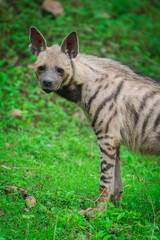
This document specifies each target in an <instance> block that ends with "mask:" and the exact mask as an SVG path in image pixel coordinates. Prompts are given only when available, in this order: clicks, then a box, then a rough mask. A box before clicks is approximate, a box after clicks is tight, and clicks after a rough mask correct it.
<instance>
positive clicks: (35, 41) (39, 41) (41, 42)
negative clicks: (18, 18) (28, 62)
mask: <svg viewBox="0 0 160 240" xmlns="http://www.w3.org/2000/svg"><path fill="white" fill-rule="evenodd" d="M29 38H30V41H31V44H30V45H29V49H30V51H31V53H32V54H33V55H35V56H38V55H39V54H40V52H42V51H44V50H45V49H46V47H47V44H46V40H45V38H44V37H43V35H42V34H41V33H40V32H39V31H38V29H37V28H35V27H30V35H29Z"/></svg>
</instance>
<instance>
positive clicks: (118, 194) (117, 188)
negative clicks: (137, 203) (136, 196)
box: [111, 148, 123, 207]
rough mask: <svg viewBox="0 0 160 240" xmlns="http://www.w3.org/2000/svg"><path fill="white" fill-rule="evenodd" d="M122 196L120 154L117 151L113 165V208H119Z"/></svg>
mask: <svg viewBox="0 0 160 240" xmlns="http://www.w3.org/2000/svg"><path fill="white" fill-rule="evenodd" d="M122 194H123V185H122V176H121V164H120V152H119V148H118V149H117V156H116V163H115V177H114V191H113V194H112V195H111V202H112V203H113V204H114V205H115V207H121V203H120V202H121V201H122Z"/></svg>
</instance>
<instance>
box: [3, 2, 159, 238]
mask: <svg viewBox="0 0 160 240" xmlns="http://www.w3.org/2000/svg"><path fill="white" fill-rule="evenodd" d="M61 2H62V3H63V6H64V13H63V14H62V16H61V17H59V18H58V19H56V20H55V19H53V18H52V16H51V15H50V14H47V13H44V12H42V10H41V8H40V5H41V3H42V1H41V0H38V1H31V0H23V1H18V0H14V1H9V0H8V1H4V0H3V4H1V6H0V16H1V23H0V35H1V36H0V52H1V60H0V68H1V71H0V79H1V81H0V85H1V91H0V98H1V100H0V106H1V122H0V139H1V141H0V149H1V152H0V163H1V166H0V176H1V178H0V210H1V211H2V212H4V216H2V217H0V240H8V239H9V240H10V239H28V240H33V239H48V240H50V239H103V240H106V239H118V240H122V239H160V238H159V231H160V229H159V228H160V226H159V221H160V215H159V211H160V207H159V206H160V198H159V192H160V187H159V180H160V176H159V170H160V165H158V160H160V157H144V156H143V157H142V156H138V155H133V154H131V153H130V152H129V151H128V150H126V149H125V148H121V156H122V157H121V158H122V161H121V162H122V175H123V184H124V197H123V202H122V206H123V210H120V209H114V208H113V206H112V204H110V208H109V209H108V211H107V212H106V213H103V214H100V215H97V217H96V218H91V219H86V218H85V217H84V216H81V215H80V214H79V210H80V209H84V208H87V207H94V206H95V205H96V200H97V199H98V196H99V191H98V189H99V176H100V161H99V151H98V146H97V144H96V138H95V136H94V134H93V132H92V130H91V129H90V127H89V124H88V122H87V120H86V119H85V118H84V115H83V113H82V111H81V109H80V108H79V107H77V106H76V105H74V104H72V103H70V102H67V101H66V100H64V99H62V98H60V97H58V96H56V95H55V94H52V95H47V94H45V93H43V92H42V91H41V90H40V88H39V85H38V83H37V82H36V79H35V75H34V73H33V72H32V70H30V69H28V67H27V66H28V64H30V63H32V62H33V61H34V60H35V58H34V57H33V56H31V54H30V53H29V50H28V45H29V41H28V29H29V27H30V26H31V25H34V26H36V27H37V28H39V29H40V31H41V32H42V33H43V34H44V36H46V38H47V40H48V45H51V44H52V43H53V42H54V43H59V44H60V43H61V41H62V39H63V38H64V36H65V34H67V33H69V32H70V31H72V30H76V31H77V32H78V34H79V39H80V51H81V52H85V53H90V54H94V55H97V56H103V57H105V56H108V57H111V58H114V59H118V60H120V61H123V62H126V63H128V64H129V65H132V66H134V67H136V68H137V69H138V70H139V71H142V72H144V73H146V74H149V75H151V76H154V77H157V78H158V77H159V78H160V66H159V62H160V57H159V56H160V44H159V39H160V16H159V7H160V3H159V1H158V0H157V1H156V0H154V1H149V0H142V1H139V0H131V1H128V0H123V1H118V0H112V1H103V0H100V1H96V0H92V2H91V1H89V0H83V1H82V0H77V1H74V0H71V1H67V0H64V1H61ZM13 109H19V110H21V116H19V117H14V116H13V114H12V110H13ZM2 165H3V166H2ZM6 167H7V168H6ZM11 185H13V186H16V187H21V188H24V189H26V190H27V191H28V195H31V196H34V197H35V198H36V200H37V203H36V205H35V207H34V208H33V209H32V210H31V211H30V212H25V211H24V209H25V201H24V199H23V198H22V196H17V195H15V194H12V195H7V194H5V192H4V189H5V187H8V186H11Z"/></svg>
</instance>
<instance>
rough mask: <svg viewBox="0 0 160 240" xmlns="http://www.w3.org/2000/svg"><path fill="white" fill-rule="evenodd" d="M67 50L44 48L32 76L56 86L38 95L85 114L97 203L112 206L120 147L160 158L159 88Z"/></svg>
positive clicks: (118, 184) (118, 185) (115, 65)
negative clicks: (93, 140) (96, 157)
mask: <svg viewBox="0 0 160 240" xmlns="http://www.w3.org/2000/svg"><path fill="white" fill-rule="evenodd" d="M38 33H39V32H38ZM71 34H72V33H71ZM67 40H68V41H69V44H71V45H72V44H73V43H74V42H76V44H77V39H76V35H75V34H74V36H71V35H68V36H67V37H66V38H65V44H66V41H67ZM31 43H32V41H31ZM67 44H68V43H67ZM69 44H68V45H65V48H64V46H63V48H62V47H60V46H58V45H53V47H46V46H45V47H44V50H43V51H40V53H39V55H38V58H37V61H36V63H35V71H36V74H37V76H38V78H39V79H40V82H41V86H42V81H43V79H44V78H50V79H52V80H53V81H59V84H58V88H57V89H55V88H54V84H53V86H52V87H49V88H47V89H46V88H44V87H43V86H42V88H43V89H44V90H48V92H51V91H55V92H57V93H58V94H60V95H61V96H63V97H65V98H66V99H68V100H70V101H73V102H76V103H78V104H80V105H81V106H82V108H83V109H84V110H85V111H86V113H87V115H88V119H89V121H90V122H91V125H92V127H93V130H94V132H95V134H96V136H97V140H98V145H99V149H100V156H101V157H100V159H101V177H100V198H99V203H101V202H108V201H109V198H110V197H111V200H112V201H113V202H114V204H116V202H117V201H121V198H122V192H123V187H122V180H121V169H120V156H119V148H120V145H121V144H124V145H126V146H127V147H128V148H129V149H131V150H132V151H133V152H135V151H139V152H141V153H145V154H146V153H147V154H155V155H159V154H160V83H158V82H156V81H154V80H152V79H151V78H150V77H148V76H147V77H146V76H141V75H139V74H137V73H136V72H134V71H133V70H132V69H131V68H129V67H127V66H125V65H123V64H121V63H119V62H117V61H114V60H111V59H103V58H98V57H94V56H90V55H84V54H80V53H78V52H77V53H76V47H75V45H76V44H73V45H74V46H71V45H69ZM62 45H63V44H62ZM70 46H71V47H70ZM67 47H68V48H67ZM72 47H74V49H73V52H74V57H73V56H72ZM64 49H65V50H64ZM67 51H68V52H67ZM77 51H78V49H77ZM75 53H76V54H75ZM39 66H45V68H46V69H45V71H44V72H43V73H42V74H39V73H38V72H37V69H38V67H39ZM57 66H58V67H60V68H62V69H63V70H64V74H63V76H61V77H60V76H58V75H57V73H56V71H55V69H56V67H57ZM55 79H56V80H55ZM57 79H58V80H57ZM85 213H86V212H85Z"/></svg>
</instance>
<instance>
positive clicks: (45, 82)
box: [42, 79, 53, 87]
mask: <svg viewBox="0 0 160 240" xmlns="http://www.w3.org/2000/svg"><path fill="white" fill-rule="evenodd" d="M52 82H53V81H51V80H46V79H45V80H43V82H42V84H43V86H45V87H50V86H51V85H52Z"/></svg>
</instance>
